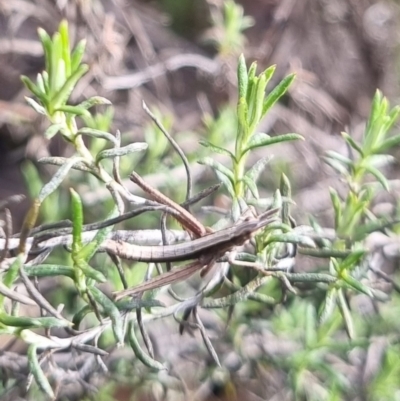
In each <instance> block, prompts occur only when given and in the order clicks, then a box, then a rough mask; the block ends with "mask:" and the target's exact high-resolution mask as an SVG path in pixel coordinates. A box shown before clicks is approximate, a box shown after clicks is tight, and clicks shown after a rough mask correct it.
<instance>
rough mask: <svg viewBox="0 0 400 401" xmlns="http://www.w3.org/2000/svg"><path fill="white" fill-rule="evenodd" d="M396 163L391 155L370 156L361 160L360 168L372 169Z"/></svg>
mask: <svg viewBox="0 0 400 401" xmlns="http://www.w3.org/2000/svg"><path fill="white" fill-rule="evenodd" d="M395 162H396V158H395V157H393V156H392V155H371V156H368V157H366V158H365V159H364V160H363V163H362V166H363V167H365V168H367V167H368V166H372V167H386V166H388V165H390V164H393V163H395Z"/></svg>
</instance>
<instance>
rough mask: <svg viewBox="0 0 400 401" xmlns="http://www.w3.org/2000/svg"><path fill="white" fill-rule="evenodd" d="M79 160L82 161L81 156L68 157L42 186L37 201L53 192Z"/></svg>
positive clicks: (41, 200)
mask: <svg viewBox="0 0 400 401" xmlns="http://www.w3.org/2000/svg"><path fill="white" fill-rule="evenodd" d="M81 161H83V159H82V157H72V158H71V159H68V161H67V162H66V163H65V164H64V165H63V166H61V167H60V168H59V169H58V171H57V173H55V174H54V175H53V178H52V179H51V180H50V181H49V182H48V183H47V184H46V185H44V186H43V188H42V189H41V191H40V193H39V196H38V199H39V201H40V202H43V200H44V199H45V198H47V197H48V196H49V195H50V194H51V193H53V192H54V191H55V190H56V189H57V188H58V187H59V186H60V184H61V183H62V181H63V180H64V178H65V177H66V176H67V175H68V172H69V170H71V168H72V167H73V166H74V165H75V164H77V163H79V162H81Z"/></svg>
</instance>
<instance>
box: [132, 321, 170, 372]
mask: <svg viewBox="0 0 400 401" xmlns="http://www.w3.org/2000/svg"><path fill="white" fill-rule="evenodd" d="M128 337H129V344H130V346H131V347H132V350H133V352H134V353H135V355H136V357H137V358H138V359H139V360H140V361H141V362H142V363H143V364H144V365H145V366H147V367H149V368H151V369H155V370H166V367H165V366H164V365H163V364H162V363H160V362H158V361H156V360H155V359H153V358H151V357H150V356H149V355H147V354H146V353H145V352H144V351H143V350H142V348H141V347H140V344H139V341H138V339H137V338H136V334H135V326H134V324H133V322H132V321H130V322H129V328H128Z"/></svg>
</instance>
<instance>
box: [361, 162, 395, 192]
mask: <svg viewBox="0 0 400 401" xmlns="http://www.w3.org/2000/svg"><path fill="white" fill-rule="evenodd" d="M365 169H366V170H367V171H368V172H369V173H371V174H372V175H373V176H374V177H375V178H376V179H377V180H378V181H379V183H380V184H381V185H382V187H383V188H384V189H385V190H386V191H388V192H389V190H390V188H389V182H388V180H387V179H386V177H385V176H384V174H382V173H381V172H380V171H379V170H378V169H377V168H375V167H373V166H365Z"/></svg>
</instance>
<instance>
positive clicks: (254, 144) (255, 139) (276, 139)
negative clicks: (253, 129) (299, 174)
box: [242, 132, 304, 154]
mask: <svg viewBox="0 0 400 401" xmlns="http://www.w3.org/2000/svg"><path fill="white" fill-rule="evenodd" d="M297 139H302V140H304V138H303V137H302V136H301V135H299V134H282V135H277V136H273V137H271V136H269V135H267V134H265V133H263V132H259V133H258V134H255V135H253V136H252V137H251V138H250V141H249V143H248V144H247V147H246V148H245V150H244V151H243V153H242V154H245V153H247V152H248V151H249V150H251V149H255V148H260V147H263V146H270V145H273V144H276V143H281V142H287V141H294V140H297Z"/></svg>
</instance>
